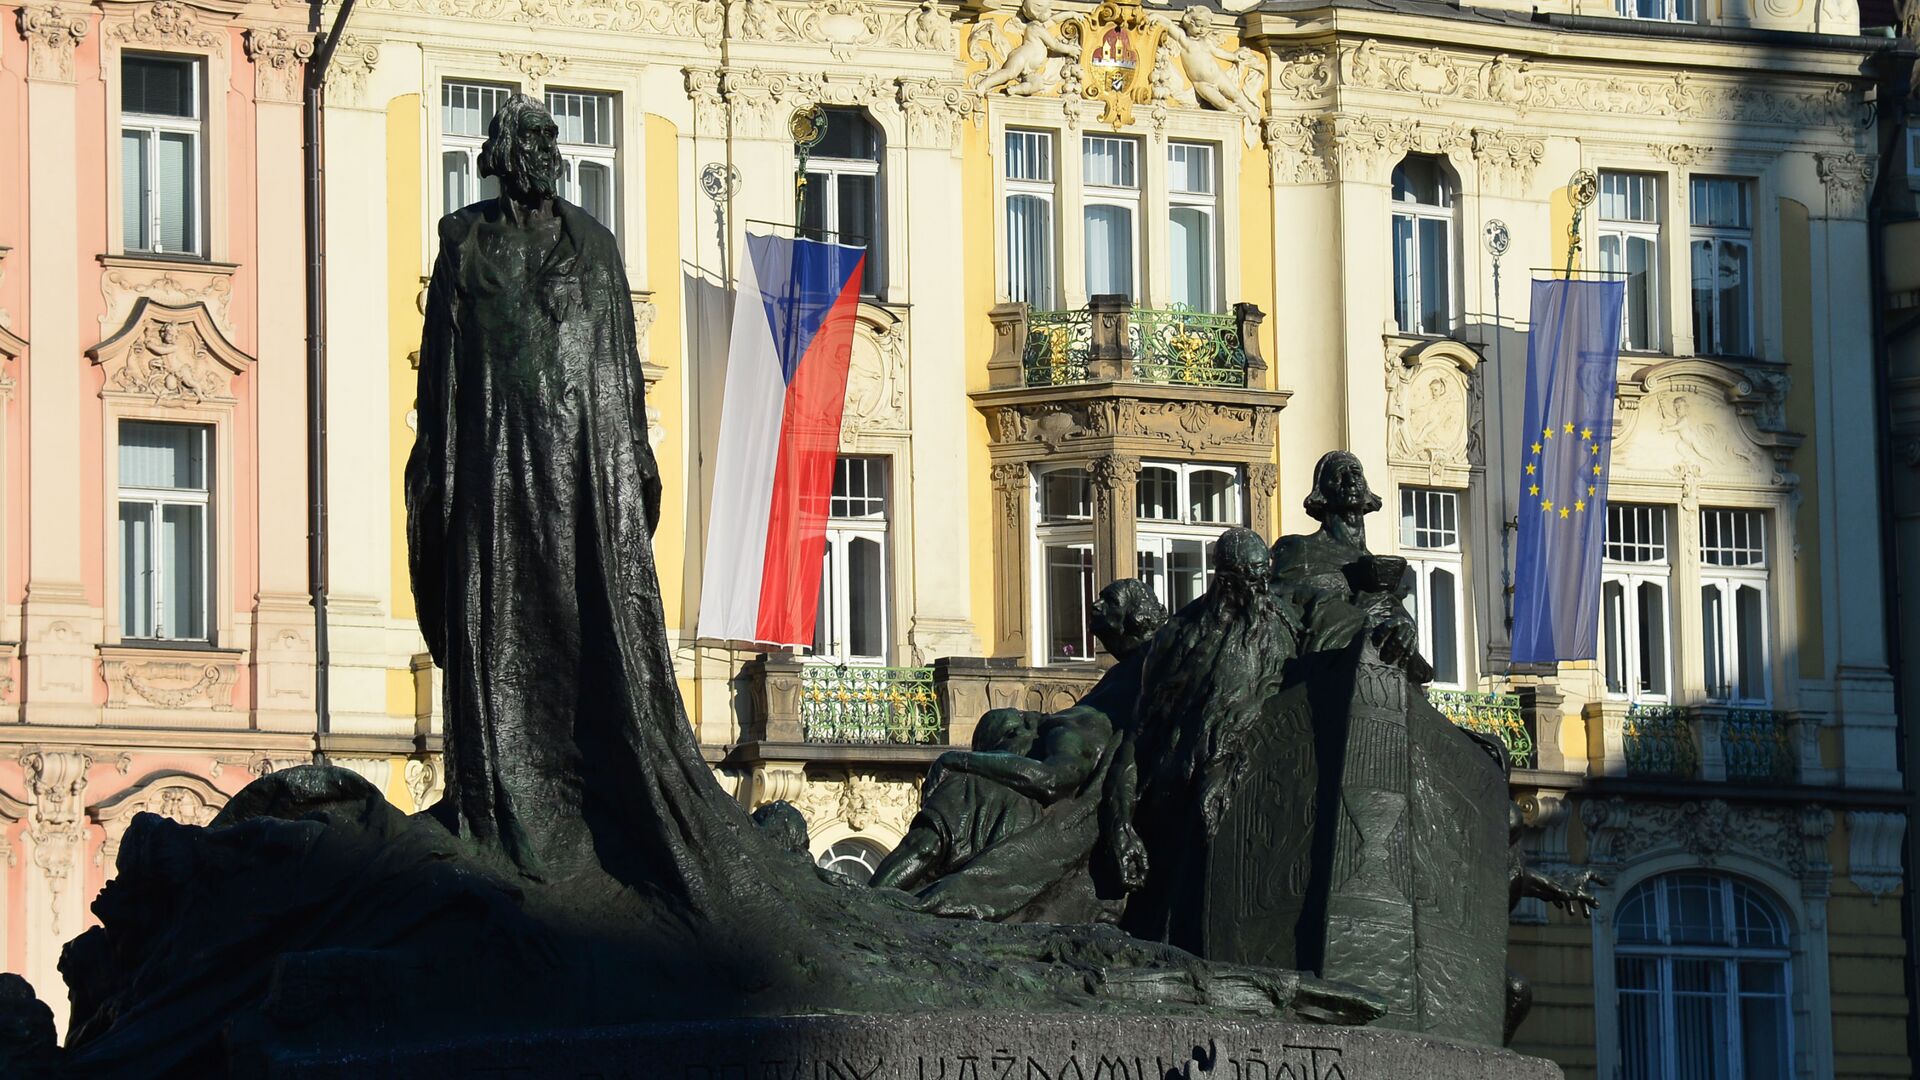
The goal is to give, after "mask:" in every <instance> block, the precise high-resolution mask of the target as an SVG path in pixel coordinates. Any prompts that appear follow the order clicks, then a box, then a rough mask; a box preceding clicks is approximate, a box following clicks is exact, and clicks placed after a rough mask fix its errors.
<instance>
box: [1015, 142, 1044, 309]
mask: <svg viewBox="0 0 1920 1080" xmlns="http://www.w3.org/2000/svg"><path fill="white" fill-rule="evenodd" d="M1006 172H1007V299H1008V300H1012V301H1015V302H1019V301H1023V300H1024V301H1026V303H1027V306H1028V307H1030V308H1032V309H1033V310H1035V311H1051V310H1053V307H1054V300H1053V295H1054V293H1053V288H1054V280H1055V276H1054V268H1053V252H1054V240H1053V136H1052V135H1051V134H1049V133H1047V132H1044V131H1013V130H1009V131H1008V132H1007V168H1006Z"/></svg>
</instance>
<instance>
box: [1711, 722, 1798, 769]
mask: <svg viewBox="0 0 1920 1080" xmlns="http://www.w3.org/2000/svg"><path fill="white" fill-rule="evenodd" d="M1720 752H1721V754H1722V755H1723V756H1724V757H1725V759H1726V764H1727V779H1728V780H1733V781H1738V782H1746V783H1792V782H1793V781H1795V780H1797V779H1799V776H1800V767H1799V762H1798V760H1797V759H1796V757H1795V755H1794V749H1793V740H1792V738H1791V736H1790V732H1789V719H1788V716H1787V714H1786V713H1783V712H1775V711H1773V710H1771V709H1741V708H1729V709H1726V710H1725V711H1724V712H1722V713H1721V715H1720Z"/></svg>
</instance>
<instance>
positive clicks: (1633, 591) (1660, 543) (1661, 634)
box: [1600, 503, 1671, 701]
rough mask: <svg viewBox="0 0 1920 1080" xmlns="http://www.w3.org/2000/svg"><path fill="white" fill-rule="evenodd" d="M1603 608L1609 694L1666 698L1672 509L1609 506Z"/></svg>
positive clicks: (1601, 607)
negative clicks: (1669, 536) (1668, 511)
mask: <svg viewBox="0 0 1920 1080" xmlns="http://www.w3.org/2000/svg"><path fill="white" fill-rule="evenodd" d="M1602 559H1603V561H1602V564H1601V572H1600V611H1601V620H1602V622H1603V626H1602V628H1601V630H1602V633H1601V639H1602V641H1603V642H1604V651H1605V654H1606V655H1605V661H1606V676H1607V693H1609V694H1612V695H1614V696H1616V697H1624V698H1627V699H1629V700H1632V701H1640V700H1665V699H1666V696H1667V628H1668V626H1669V620H1670V618H1671V616H1670V615H1669V614H1668V611H1669V608H1668V561H1667V512H1666V510H1665V508H1663V507H1658V506H1634V505H1631V504H1625V503H1616V504H1613V505H1611V506H1608V507H1607V538H1606V544H1605V546H1604V548H1603V549H1602Z"/></svg>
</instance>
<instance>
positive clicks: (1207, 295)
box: [1167, 142, 1220, 311]
mask: <svg viewBox="0 0 1920 1080" xmlns="http://www.w3.org/2000/svg"><path fill="white" fill-rule="evenodd" d="M1218 157H1219V154H1218V151H1217V150H1216V148H1215V147H1213V146H1211V145H1208V144H1206V143H1189V142H1175V143H1168V144H1167V248H1168V252H1169V257H1170V262H1169V267H1168V270H1169V277H1170V281H1169V285H1170V286H1171V289H1172V291H1171V298H1172V300H1173V303H1174V304H1175V306H1178V307H1187V308H1192V309H1193V310H1195V311H1215V310H1217V309H1218V307H1219V304H1220V295H1219V288H1218V274H1217V271H1216V267H1217V265H1218V263H1219V241H1218V236H1219V221H1220V214H1219V198H1220V183H1219V169H1218V167H1217V165H1216V162H1217V160H1218Z"/></svg>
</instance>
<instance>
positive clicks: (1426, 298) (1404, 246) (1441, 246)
mask: <svg viewBox="0 0 1920 1080" xmlns="http://www.w3.org/2000/svg"><path fill="white" fill-rule="evenodd" d="M1453 204H1454V182H1453V171H1452V170H1451V169H1449V168H1447V164H1446V162H1444V161H1442V160H1441V159H1440V158H1438V157H1436V156H1434V155H1432V154H1408V155H1407V156H1406V159H1405V160H1403V161H1401V162H1400V164H1398V165H1396V166H1394V169H1393V317H1394V321H1395V322H1397V323H1398V324H1399V326H1400V332H1401V333H1403V334H1433V335H1444V334H1447V333H1449V332H1451V331H1452V329H1453V307H1454V303H1453Z"/></svg>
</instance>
